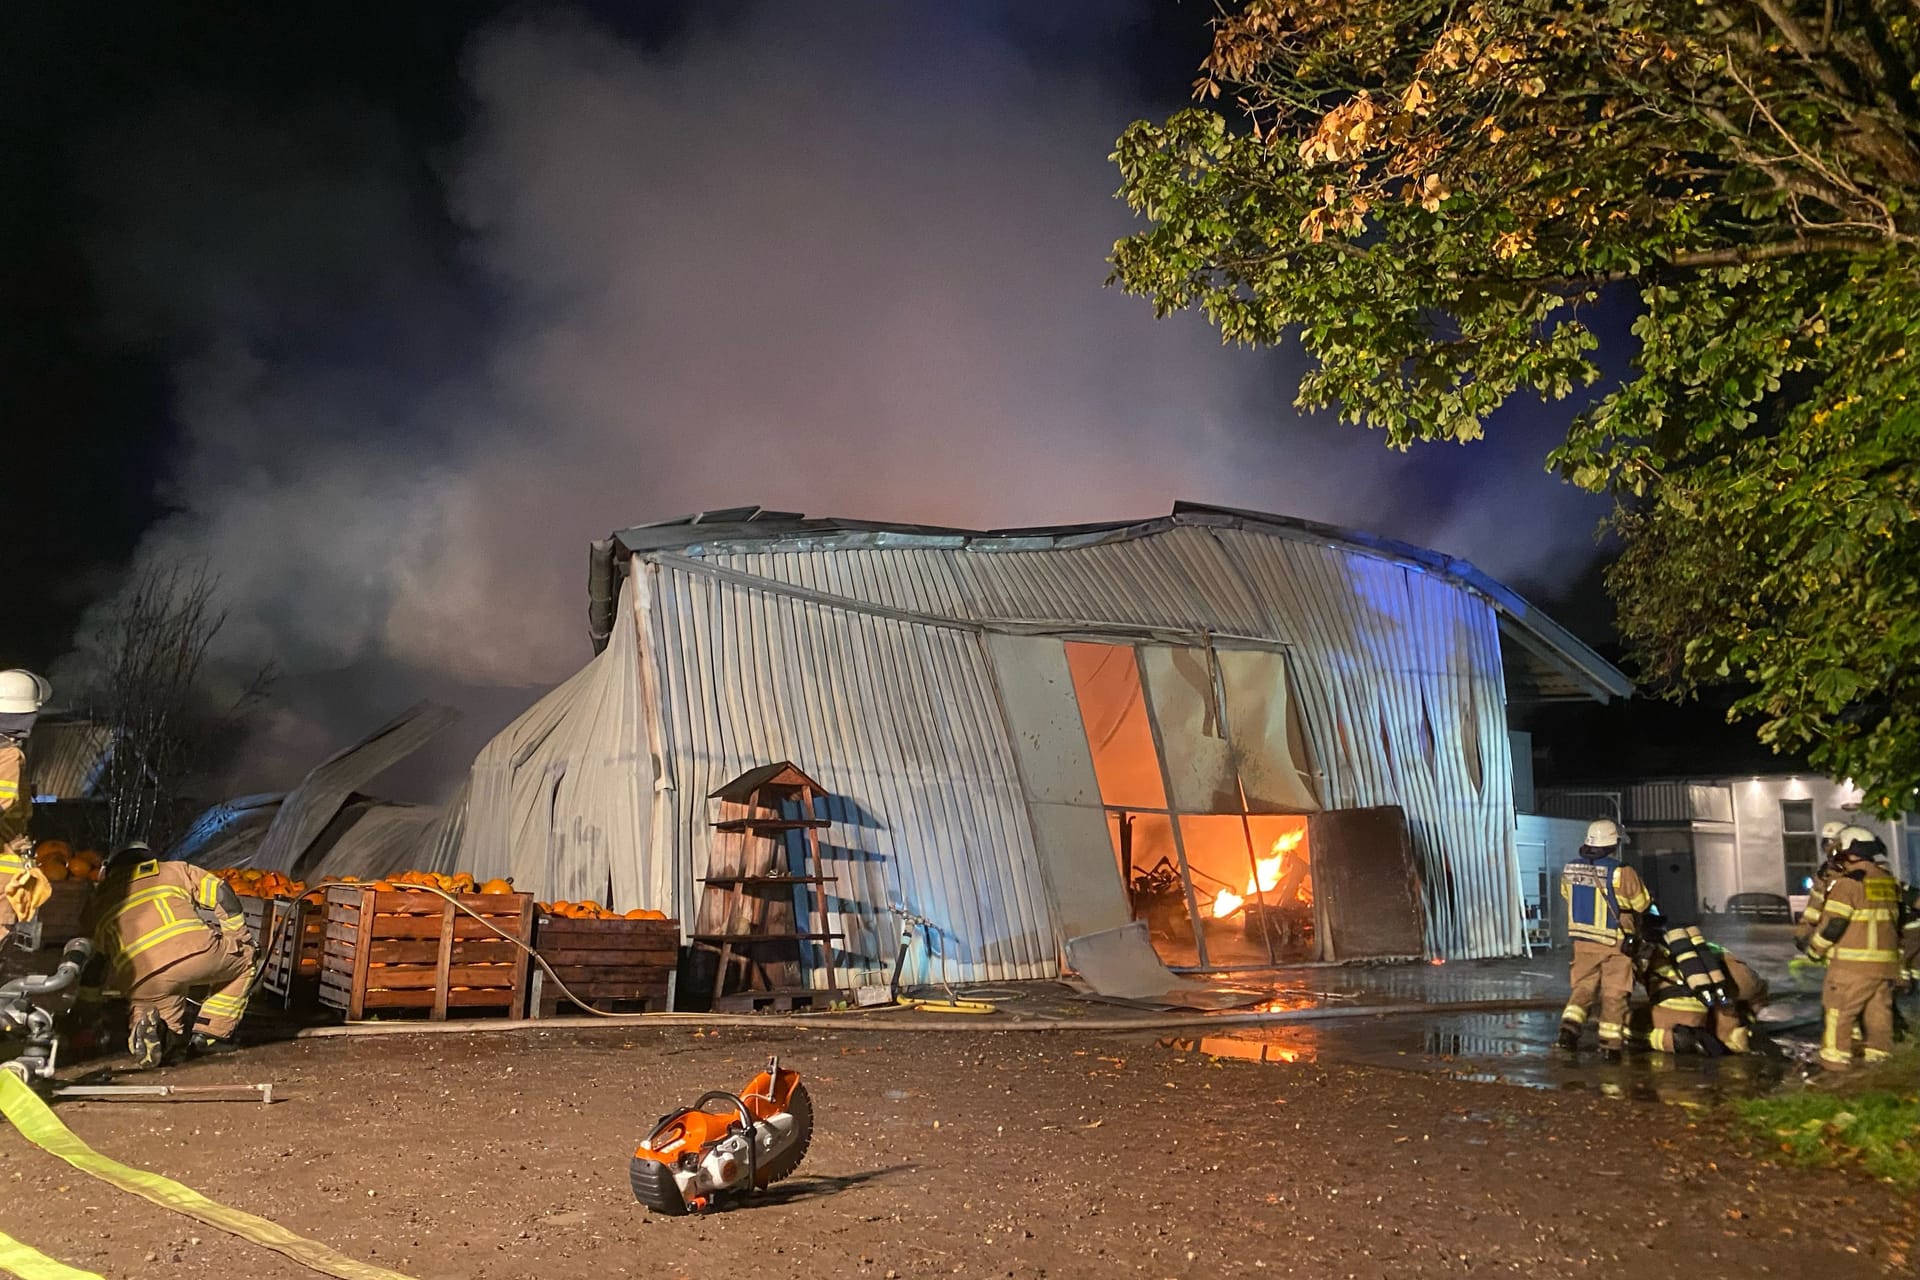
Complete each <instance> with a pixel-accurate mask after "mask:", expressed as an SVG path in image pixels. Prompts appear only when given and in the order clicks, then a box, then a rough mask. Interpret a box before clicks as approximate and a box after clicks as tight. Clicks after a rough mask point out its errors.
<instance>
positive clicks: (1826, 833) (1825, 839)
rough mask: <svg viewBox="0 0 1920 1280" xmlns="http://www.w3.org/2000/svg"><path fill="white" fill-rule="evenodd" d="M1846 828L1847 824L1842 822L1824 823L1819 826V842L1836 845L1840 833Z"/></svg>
mask: <svg viewBox="0 0 1920 1280" xmlns="http://www.w3.org/2000/svg"><path fill="white" fill-rule="evenodd" d="M1846 829H1847V824H1846V823H1844V822H1829V823H1826V824H1825V825H1823V826H1822V827H1821V828H1820V843H1821V844H1825V845H1836V846H1837V845H1838V844H1839V842H1840V833H1841V832H1842V831H1845V830H1846Z"/></svg>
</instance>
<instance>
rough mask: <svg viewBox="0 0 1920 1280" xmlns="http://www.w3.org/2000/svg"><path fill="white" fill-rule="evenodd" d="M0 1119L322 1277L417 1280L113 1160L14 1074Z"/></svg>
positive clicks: (74, 1160)
mask: <svg viewBox="0 0 1920 1280" xmlns="http://www.w3.org/2000/svg"><path fill="white" fill-rule="evenodd" d="M0 1114H5V1116H6V1118H7V1119H8V1120H9V1121H11V1122H12V1123H13V1127H14V1128H15V1129H16V1130H17V1131H18V1132H19V1134H20V1136H21V1137H23V1138H25V1139H26V1140H27V1141H28V1142H31V1143H33V1144H34V1145H35V1146H37V1147H39V1148H40V1149H41V1150H42V1151H46V1152H48V1153H49V1154H51V1155H56V1156H58V1157H60V1159H62V1160H65V1161H66V1162H67V1163H68V1164H70V1165H72V1166H73V1167H74V1168H76V1169H78V1170H80V1171H81V1172H82V1173H86V1174H91V1175H92V1176H93V1177H96V1178H98V1179H100V1180H101V1181H102V1182H106V1183H110V1184H112V1185H113V1186H116V1187H118V1188H120V1189H121V1190H122V1191H126V1192H130V1193H132V1194H133V1195H136V1196H139V1197H140V1198H141V1199H143V1200H148V1201H151V1202H152V1203H154V1204H157V1205H159V1206H160V1207H161V1208H163V1209H172V1210H173V1211H174V1212H175V1213H181V1214H185V1215H186V1216H187V1217H189V1218H193V1219H195V1220H196V1221H199V1222H204V1223H206V1224H207V1225H208V1226H210V1227H218V1228H219V1229H220V1230H222V1231H227V1232H231V1233H232V1234H234V1235H236V1236H239V1237H240V1238H241V1239H242V1240H251V1241H252V1242H253V1243H255V1244H257V1245H261V1246H263V1247H265V1248H268V1249H271V1250H273V1251H274V1252H275V1253H278V1254H281V1255H283V1256H284V1257H288V1258H291V1259H293V1260H294V1261H295V1262H297V1263H300V1264H301V1265H302V1266H305V1267H307V1268H309V1269H310V1270H313V1271H318V1272H319V1273H320V1274H322V1275H327V1276H333V1277H335V1280H412V1277H410V1276H406V1275H403V1274H402V1273H400V1272H398V1271H389V1270H387V1269H386V1268H385V1267H376V1266H374V1265H373V1264H371V1263H367V1262H358V1261H356V1260H354V1259H352V1258H349V1257H347V1256H346V1255H345V1254H343V1253H338V1252H335V1251H334V1250H332V1249H329V1248H328V1247H327V1246H326V1245H324V1244H321V1243H320V1242H319V1241H317V1240H309V1239H307V1238H306V1237H305V1236H297V1235H295V1234H293V1232H291V1231H289V1230H287V1229H286V1228H285V1227H283V1226H280V1225H279V1224H278V1223H273V1222H269V1221H267V1220H266V1219H265V1218H260V1217H256V1216H254V1215H253V1214H251V1213H243V1212H241V1211H240V1210H238V1209H234V1208H231V1207H229V1206H227V1205H224V1204H220V1203H219V1202H217V1201H214V1200H209V1199H207V1197H205V1196H203V1195H201V1194H200V1193H199V1192H198V1191H195V1190H194V1189H193V1188H191V1187H185V1186H182V1185H180V1184H179V1183H177V1182H175V1181H174V1180H173V1179H171V1178H163V1177H161V1176H160V1175H159V1174H157V1173H149V1172H148V1171H147V1170H145V1169H135V1168H133V1167H132V1166H130V1165H124V1164H121V1163H120V1162H119V1161H118V1160H110V1159H108V1158H107V1157H106V1156H103V1155H101V1154H100V1153H99V1152H98V1151H95V1150H94V1149H93V1148H92V1147H89V1146H88V1145H87V1144H86V1143H84V1142H82V1141H80V1139H79V1138H77V1137H75V1136H74V1133H73V1130H71V1129H69V1128H67V1126H66V1125H64V1124H62V1123H61V1122H60V1118H59V1117H58V1116H56V1115H54V1114H53V1111H52V1109H51V1108H50V1107H48V1106H47V1104H46V1103H45V1102H42V1101H41V1100H40V1098H39V1097H38V1096H37V1095H35V1093H34V1092H33V1090H31V1089H29V1088H28V1087H27V1086H26V1085H25V1084H24V1083H23V1082H22V1081H21V1079H20V1077H18V1076H16V1075H14V1074H13V1072H11V1071H0Z"/></svg>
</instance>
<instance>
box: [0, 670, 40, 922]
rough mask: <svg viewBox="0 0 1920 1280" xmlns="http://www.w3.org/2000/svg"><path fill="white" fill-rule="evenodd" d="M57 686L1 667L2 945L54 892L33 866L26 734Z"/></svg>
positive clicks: (0, 887) (22, 672)
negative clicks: (29, 832)
mask: <svg viewBox="0 0 1920 1280" xmlns="http://www.w3.org/2000/svg"><path fill="white" fill-rule="evenodd" d="M52 696H53V686H51V685H49V684H48V683H47V682H46V680H45V679H43V678H42V677H40V676H37V675H35V674H33V672H31V671H19V670H14V671H0V945H5V943H6V941H7V939H8V938H9V937H11V936H12V934H13V926H14V924H15V923H17V922H19V921H23V920H31V919H33V915H34V912H35V911H36V910H38V909H39V906H40V904H41V903H43V902H45V901H46V900H47V896H48V894H49V893H51V892H52V890H51V887H50V886H49V885H48V884H47V877H46V874H45V873H44V872H42V871H41V870H40V869H39V868H38V867H36V866H34V865H33V840H32V838H31V837H30V836H29V835H28V834H27V825H28V823H29V821H30V820H31V819H32V817H33V790H32V788H31V787H29V786H28V785H27V752H26V742H27V735H28V734H30V733H32V732H33V724H34V721H35V720H36V719H37V718H38V717H39V715H40V708H41V707H43V706H45V705H46V704H47V699H49V698H51V697H52Z"/></svg>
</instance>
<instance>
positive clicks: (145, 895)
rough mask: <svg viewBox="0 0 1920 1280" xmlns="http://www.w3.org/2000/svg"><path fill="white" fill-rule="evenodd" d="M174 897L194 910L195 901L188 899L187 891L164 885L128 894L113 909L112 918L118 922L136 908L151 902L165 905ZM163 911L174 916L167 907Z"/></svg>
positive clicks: (162, 908)
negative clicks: (183, 900)
mask: <svg viewBox="0 0 1920 1280" xmlns="http://www.w3.org/2000/svg"><path fill="white" fill-rule="evenodd" d="M173 897H178V898H184V899H185V900H186V903H187V909H188V910H192V909H193V899H192V898H188V897H187V891H186V890H185V889H182V888H180V887H179V886H178V885H171V884H163V885H156V886H155V887H153V888H151V889H142V890H140V891H139V892H138V893H130V894H128V895H127V896H126V897H125V898H124V899H123V900H122V901H121V903H120V905H119V906H117V907H115V908H114V909H113V917H112V918H113V919H115V920H118V919H119V918H120V917H121V916H123V915H125V914H127V912H129V911H131V910H133V909H134V908H135V907H144V906H146V905H147V904H148V903H149V902H160V903H163V904H164V900H165V899H167V898H173ZM161 910H162V911H166V912H167V914H168V915H169V916H171V915H172V912H171V911H169V910H168V909H167V908H166V906H165V905H162V907H161Z"/></svg>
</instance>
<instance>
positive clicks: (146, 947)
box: [119, 919, 207, 964]
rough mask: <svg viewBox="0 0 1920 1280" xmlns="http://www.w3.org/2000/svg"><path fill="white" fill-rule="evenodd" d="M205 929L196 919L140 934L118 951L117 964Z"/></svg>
mask: <svg viewBox="0 0 1920 1280" xmlns="http://www.w3.org/2000/svg"><path fill="white" fill-rule="evenodd" d="M206 927H207V926H206V925H204V924H201V923H200V921H199V920H197V919H194V920H181V921H177V922H176V923H174V924H170V925H166V926H164V927H163V928H159V929H155V930H154V931H153V932H151V933H147V934H142V935H141V936H140V937H139V938H136V939H135V940H134V941H133V943H132V944H131V945H129V946H125V947H122V948H121V949H120V956H119V963H122V964H124V963H125V962H126V961H128V960H131V959H133V958H134V957H135V956H137V955H144V954H146V953H147V952H149V951H151V950H153V949H154V948H155V947H157V946H159V945H160V944H161V943H163V942H171V941H173V940H174V939H175V938H179V937H184V936H185V935H187V934H189V933H193V932H194V931H196V930H200V931H204V930H205V929H206Z"/></svg>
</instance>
